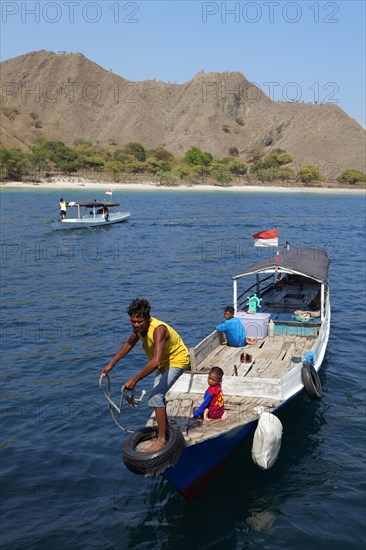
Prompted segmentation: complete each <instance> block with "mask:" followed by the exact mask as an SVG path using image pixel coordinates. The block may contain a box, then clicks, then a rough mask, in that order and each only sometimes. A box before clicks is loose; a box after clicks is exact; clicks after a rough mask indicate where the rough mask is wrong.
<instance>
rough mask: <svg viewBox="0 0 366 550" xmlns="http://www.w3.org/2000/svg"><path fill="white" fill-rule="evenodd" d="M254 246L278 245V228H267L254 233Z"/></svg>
mask: <svg viewBox="0 0 366 550" xmlns="http://www.w3.org/2000/svg"><path fill="white" fill-rule="evenodd" d="M252 236H253V239H254V246H277V247H278V229H277V228H276V229H267V230H266V231H260V232H259V233H254V235H252Z"/></svg>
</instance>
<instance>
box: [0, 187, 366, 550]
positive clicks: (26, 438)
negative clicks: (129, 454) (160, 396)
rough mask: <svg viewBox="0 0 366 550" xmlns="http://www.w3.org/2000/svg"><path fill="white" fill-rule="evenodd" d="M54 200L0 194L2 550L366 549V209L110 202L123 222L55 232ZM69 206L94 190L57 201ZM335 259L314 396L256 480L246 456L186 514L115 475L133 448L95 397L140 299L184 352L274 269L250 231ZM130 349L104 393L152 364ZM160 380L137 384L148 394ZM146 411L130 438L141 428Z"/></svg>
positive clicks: (166, 492) (149, 488)
mask: <svg viewBox="0 0 366 550" xmlns="http://www.w3.org/2000/svg"><path fill="white" fill-rule="evenodd" d="M59 193H60V192H59V191H52V190H37V189H34V190H33V189H32V190H4V191H2V192H1V196H0V199H1V232H2V248H1V271H2V295H1V298H2V304H1V305H2V313H1V328H2V333H1V345H2V362H1V420H2V429H1V469H2V483H1V488H2V491H1V505H2V514H1V546H2V548H4V549H11V550H17V549H22V550H23V549H32V550H33V549H37V550H42V549H46V548H57V549H73V550H74V549H79V548H80V549H85V548H88V549H101V548H103V549H104V548H110V549H138V550H140V549H141V550H142V549H159V550H160V549H170V548H174V549H180V548H186V547H190V548H193V549H210V550H212V549H221V548H230V549H231V548H233V549H244V548H245V549H257V548H261V549H262V548H264V549H266V548H268V549H275V550H276V549H281V550H282V549H283V548H291V549H302V548H304V549H305V548H309V547H311V548H315V549H322V550H324V549H338V548H339V549H341V548H342V549H344V548H350V549H351V548H352V549H353V548H354V549H358V548H364V545H365V515H366V514H365V512H366V510H365V479H366V478H365V245H364V233H365V197H364V196H363V195H348V196H347V194H339V195H326V194H311V193H309V194H302V193H299V194H292V193H288V194H276V193H274V192H268V193H260V194H255V193H251V194H243V193H236V192H190V191H185V192H177V191H168V190H165V191H159V190H156V191H153V190H152V191H148V192H147V191H128V192H123V193H122V192H118V193H117V192H115V194H114V197H113V198H114V199H116V200H119V201H120V202H121V203H122V205H123V207H124V208H125V209H128V210H130V211H131V213H132V215H131V218H130V220H129V221H128V222H126V223H124V224H120V225H116V226H109V227H106V228H96V229H90V230H79V231H68V232H56V231H55V232H54V231H51V230H50V228H49V226H48V225H47V224H44V223H43V219H45V218H50V217H56V216H57V212H58V199H59ZM63 194H64V196H65V195H67V196H65V198H66V199H67V200H76V199H80V198H81V199H85V200H87V199H89V198H91V199H94V198H97V199H99V198H101V195H102V194H101V192H91V191H86V190H79V191H76V190H75V191H67V192H66V191H65V192H63ZM276 226H278V227H279V231H280V241H281V242H282V243H284V242H285V240H289V241H290V243H291V247H296V246H307V247H319V248H325V249H326V250H327V251H328V254H329V255H330V257H331V260H332V263H331V269H330V281H331V304H332V329H331V336H330V341H329V346H328V350H327V353H326V357H325V360H324V363H323V368H322V370H321V373H320V377H321V382H322V386H323V397H322V399H321V400H319V401H310V400H309V399H308V398H307V396H306V395H300V396H298V397H297V398H296V399H294V400H293V401H292V402H291V403H290V404H289V405H288V406H287V407H286V408H285V409H283V410H282V411H281V415H280V418H281V421H282V423H283V426H284V435H283V442H282V448H281V452H280V455H279V458H278V460H277V462H276V464H275V465H274V466H273V468H271V469H270V470H268V471H265V472H263V471H261V470H259V469H258V468H257V467H256V466H255V465H254V464H253V463H252V461H251V457H250V449H251V441H248V442H247V443H245V444H244V445H243V447H242V448H241V449H240V450H239V451H238V453H237V454H236V455H235V456H234V457H233V459H232V460H231V461H230V462H229V463H228V464H227V465H226V467H225V468H224V469H223V471H222V472H221V474H220V475H219V477H218V478H217V479H216V481H215V482H214V483H213V485H212V486H211V487H210V488H209V490H208V491H207V493H205V495H204V496H203V497H202V498H201V499H200V500H199V501H198V502H194V503H189V502H186V501H185V500H184V499H183V497H182V496H181V495H180V494H179V493H177V492H176V491H175V489H174V488H173V487H171V486H170V485H169V484H168V482H166V481H164V480H163V479H162V478H154V479H145V478H143V477H140V476H136V475H134V474H132V473H130V472H129V471H127V470H126V469H125V467H124V465H123V463H122V460H121V448H122V444H123V441H124V438H125V434H124V433H123V432H122V431H120V430H119V429H118V428H117V427H116V426H115V424H114V423H113V422H112V420H111V417H110V415H109V412H108V406H107V403H106V401H105V399H104V397H103V396H102V394H101V393H100V390H99V388H98V380H99V373H100V371H101V369H102V367H103V366H104V365H105V364H106V363H107V362H108V361H109V359H110V358H111V357H112V356H113V355H114V354H115V352H116V351H117V349H118V348H119V346H120V345H121V343H122V342H123V341H124V338H126V337H127V336H128V335H129V333H130V328H129V323H128V316H127V314H126V309H127V307H128V304H129V303H130V301H131V300H132V299H133V298H135V297H138V296H139V297H146V298H147V299H148V300H149V301H150V303H151V305H152V313H153V315H154V316H156V317H158V318H161V319H163V320H164V321H167V322H168V323H171V324H172V325H173V326H174V327H175V328H176V329H177V330H178V332H179V333H180V334H181V335H182V337H183V338H184V340H185V342H186V344H187V345H188V346H193V345H195V344H196V343H197V342H198V341H199V340H200V339H201V338H202V337H204V336H205V335H206V334H208V333H209V332H210V331H211V330H212V327H213V326H214V325H215V324H217V323H218V322H219V321H221V320H222V312H223V308H224V306H226V305H228V304H230V303H231V301H232V288H231V276H232V275H234V274H237V273H240V272H242V271H244V270H245V268H246V267H248V265H250V263H252V262H254V261H255V260H256V259H259V258H261V257H263V258H264V257H266V256H265V255H266V254H268V250H266V249H255V248H254V247H253V243H252V238H251V235H252V233H254V232H257V231H260V230H263V229H268V228H271V227H276ZM144 361H145V359H144V355H143V353H142V351H141V349H140V348H138V349H137V348H136V349H135V350H133V352H132V353H131V354H130V355H129V356H128V357H127V358H125V359H124V360H123V361H122V362H121V363H120V364H119V365H118V366H117V367H116V368H115V369H114V371H113V373H112V393H113V396H114V398H115V399H116V400H118V396H119V392H120V387H121V385H122V383H123V382H125V381H127V380H128V379H129V378H130V376H131V374H132V373H134V372H136V370H137V369H139V368H141V367H142V366H143V364H144ZM151 384H152V380H151V379H149V378H147V379H145V380H143V381H142V382H140V384H139V387H140V389H142V388H145V389H147V390H148V389H149V388H150V387H151ZM148 413H149V409H148V406H147V404H146V403H143V404H142V405H140V406H139V407H138V408H136V409H135V408H133V409H126V410H124V412H123V414H122V420H121V421H122V424H124V425H125V426H126V427H127V428H129V429H135V428H138V427H141V426H142V425H143V424H144V423H145V420H146V418H147V416H148Z"/></svg>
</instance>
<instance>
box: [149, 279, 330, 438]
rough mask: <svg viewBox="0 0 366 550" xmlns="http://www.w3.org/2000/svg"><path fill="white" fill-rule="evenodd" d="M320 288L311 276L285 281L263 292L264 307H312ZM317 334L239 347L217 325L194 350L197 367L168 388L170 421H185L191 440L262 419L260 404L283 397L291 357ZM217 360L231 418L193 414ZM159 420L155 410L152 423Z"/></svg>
mask: <svg viewBox="0 0 366 550" xmlns="http://www.w3.org/2000/svg"><path fill="white" fill-rule="evenodd" d="M318 289H319V285H317V284H315V283H314V284H313V283H311V282H310V284H308V285H304V284H303V281H302V280H300V282H299V284H298V285H297V284H294V283H293V282H292V283H291V284H286V283H285V284H284V285H283V287H282V289H280V290H273V291H271V292H269V293H268V294H266V295H264V296H263V301H262V308H261V310H260V312H261V313H264V312H269V313H276V314H278V313H294V311H295V310H297V309H303V310H306V309H307V307H308V304H309V303H310V301H311V300H312V299H313V298H314V297H315V296H316V293H317V291H318ZM278 322H279V323H281V324H284V325H289V326H292V325H293V324H294V322H293V320H287V321H286V319H285V320H279V321H278ZM299 325H303V326H314V325H315V324H313V323H299ZM315 340H316V337H315V336H309V335H306V336H305V335H302V334H295V335H289V334H281V335H280V334H278V335H275V336H274V337H271V338H269V337H268V336H267V337H266V338H264V339H261V340H260V339H258V340H257V342H256V344H255V345H246V346H244V347H237V348H234V347H230V346H227V345H226V344H224V343H222V342H223V341H222V339H221V337H220V335H219V333H218V332H217V331H213V332H212V333H211V334H210V335H209V336H207V338H205V339H204V340H203V341H202V342H200V343H199V344H198V345H197V346H196V347H195V348H193V349H191V350H190V356H191V373H187V374H184V375H183V376H181V377H180V379H178V381H177V383H176V385H175V386H174V387H173V389H174V388H176V389H175V390H174V391H172V390H170V391H169V392H168V393H167V396H166V399H167V415H168V418H169V422H170V423H171V424H173V425H175V426H177V427H179V429H180V430H181V431H182V433H183V435H184V438H185V440H186V444H187V445H188V446H189V445H192V444H195V443H197V442H200V441H204V440H206V439H209V438H213V437H215V436H217V435H218V434H220V433H222V432H226V431H230V430H232V429H233V428H235V427H239V426H242V425H243V424H245V423H247V422H249V421H252V420H256V419H258V417H259V415H258V412H257V411H256V410H255V409H256V407H258V406H261V407H263V408H264V410H265V411H268V412H271V411H273V410H274V409H275V408H277V407H278V406H279V405H280V404H281V402H282V395H283V387H282V383H281V379H282V378H283V377H284V375H285V374H287V373H288V371H289V370H290V369H291V368H292V367H293V365H294V364H293V363H292V362H291V357H293V356H300V357H304V355H305V352H306V351H307V350H310V349H311V348H312V346H313V344H314V342H315ZM243 352H244V353H246V354H250V355H251V359H252V360H251V362H249V363H242V362H241V360H240V356H241V354H242V353H243ZM213 366H218V367H221V368H222V370H223V371H224V379H223V392H224V400H225V408H226V410H227V414H228V418H227V420H211V421H210V422H203V421H201V420H196V419H193V418H192V408H193V407H195V406H198V405H200V404H201V402H202V400H203V393H204V391H205V390H206V388H207V374H208V372H209V370H210V369H211V368H212V367H213ZM225 377H227V378H226V389H225ZM225 392H226V393H225ZM155 423H156V421H155V418H154V415H152V416H151V417H150V419H149V421H148V425H154V424H155Z"/></svg>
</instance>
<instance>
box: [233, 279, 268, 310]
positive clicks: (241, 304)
mask: <svg viewBox="0 0 366 550" xmlns="http://www.w3.org/2000/svg"><path fill="white" fill-rule="evenodd" d="M269 279H271V281H272V282H271V283H270V284H268V285H266V286H265V287H264V288H261V289H260V292H259V296H258V297H259V298H260V297H261V296H263V295H264V294H266V293H267V292H268V291H269V290H271V288H273V275H272V274H271V275H268V277H265V278H264V279H261V280H260V281H259V282H258V283H257V282H255V283H253V284H252V285H251V286H250V287H248V288H247V289H246V290H244V291H243V292H242V293H241V294H239V296H238V309H244V308H245V307H246V306H247V305H248V296H247V295H248V293H249V292H250V291H251V290H253V289H254V288H255V289H257V288H258V286H259V285H260V283H264V282H265V281H268V280H269ZM244 296H245V300H242V301H241V302H240V300H241V298H243V297H244Z"/></svg>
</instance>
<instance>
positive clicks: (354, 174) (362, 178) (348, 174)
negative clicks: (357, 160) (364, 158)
mask: <svg viewBox="0 0 366 550" xmlns="http://www.w3.org/2000/svg"><path fill="white" fill-rule="evenodd" d="M337 181H340V182H343V183H358V182H366V174H365V173H364V172H361V171H360V170H352V169H349V170H345V171H344V172H342V174H341V175H340V176H339V177H338V178H337Z"/></svg>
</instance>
